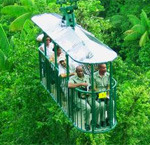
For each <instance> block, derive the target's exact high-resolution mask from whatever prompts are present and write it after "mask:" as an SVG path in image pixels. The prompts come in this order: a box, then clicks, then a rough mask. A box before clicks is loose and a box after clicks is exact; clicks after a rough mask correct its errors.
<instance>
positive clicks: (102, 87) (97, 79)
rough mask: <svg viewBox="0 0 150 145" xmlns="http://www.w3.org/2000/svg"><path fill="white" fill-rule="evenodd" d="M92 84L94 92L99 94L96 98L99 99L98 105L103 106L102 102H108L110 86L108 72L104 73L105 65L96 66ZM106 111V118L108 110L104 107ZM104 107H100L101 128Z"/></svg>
mask: <svg viewBox="0 0 150 145" xmlns="http://www.w3.org/2000/svg"><path fill="white" fill-rule="evenodd" d="M94 84H95V89H96V91H98V92H100V91H102V92H101V93H99V94H98V98H99V99H100V104H101V106H105V105H106V104H105V102H104V101H108V98H109V93H108V91H107V90H108V89H109V84H110V75H109V73H108V72H106V64H99V65H98V71H97V72H95V73H94ZM106 108H107V109H108V110H107V117H108V116H109V113H108V111H109V108H108V107H106ZM105 119H106V116H105V107H101V123H102V126H105V121H106V120H105Z"/></svg>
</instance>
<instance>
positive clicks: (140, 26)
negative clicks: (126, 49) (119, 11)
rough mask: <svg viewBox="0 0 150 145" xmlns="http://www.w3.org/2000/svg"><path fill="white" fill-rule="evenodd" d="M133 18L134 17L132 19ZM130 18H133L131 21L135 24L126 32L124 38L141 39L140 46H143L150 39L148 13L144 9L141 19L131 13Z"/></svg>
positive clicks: (126, 39)
mask: <svg viewBox="0 0 150 145" xmlns="http://www.w3.org/2000/svg"><path fill="white" fill-rule="evenodd" d="M131 18H133V19H131ZM129 20H131V23H132V24H134V26H133V27H132V28H131V29H130V30H127V31H126V32H125V34H126V37H125V38H124V40H125V41H133V40H137V39H140V41H139V46H140V47H142V46H144V45H145V44H146V42H148V40H149V33H148V32H149V31H150V26H149V20H148V18H147V14H146V13H145V11H144V10H142V12H141V19H140V21H139V19H138V18H137V17H136V16H133V15H130V16H129Z"/></svg>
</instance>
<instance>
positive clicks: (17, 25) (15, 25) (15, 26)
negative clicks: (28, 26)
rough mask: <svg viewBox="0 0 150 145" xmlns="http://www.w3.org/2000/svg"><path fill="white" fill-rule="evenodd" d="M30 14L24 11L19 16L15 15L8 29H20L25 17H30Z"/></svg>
mask: <svg viewBox="0 0 150 145" xmlns="http://www.w3.org/2000/svg"><path fill="white" fill-rule="evenodd" d="M31 16H32V14H31V13H25V14H23V15H21V16H19V17H17V18H16V19H15V20H14V21H13V22H12V23H11V25H10V31H17V30H22V28H23V26H24V23H25V22H26V20H27V19H30V18H31Z"/></svg>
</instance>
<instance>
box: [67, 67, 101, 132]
mask: <svg viewBox="0 0 150 145" xmlns="http://www.w3.org/2000/svg"><path fill="white" fill-rule="evenodd" d="M88 86H90V79H89V76H88V75H85V74H84V73H83V68H82V66H77V67H76V75H74V76H72V77H70V79H69V83H68V87H69V88H79V89H82V90H85V89H87V88H88ZM86 91H88V90H86ZM76 100H77V101H76V104H77V106H78V107H79V108H81V109H82V111H83V115H84V121H85V129H86V130H90V112H91V106H92V98H91V97H90V95H87V94H86V93H82V94H80V96H79V94H78V97H77V99H76ZM95 111H96V123H97V125H96V127H99V123H98V115H99V113H100V107H99V103H98V102H97V101H95Z"/></svg>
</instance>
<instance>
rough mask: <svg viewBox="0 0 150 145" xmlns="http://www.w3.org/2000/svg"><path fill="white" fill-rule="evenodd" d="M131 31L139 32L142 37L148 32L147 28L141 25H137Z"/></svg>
mask: <svg viewBox="0 0 150 145" xmlns="http://www.w3.org/2000/svg"><path fill="white" fill-rule="evenodd" d="M131 29H132V30H133V31H136V32H138V33H139V34H140V35H142V34H143V33H144V32H145V31H146V28H145V27H144V26H143V25H141V24H136V25H134V26H133V27H132V28H131Z"/></svg>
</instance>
